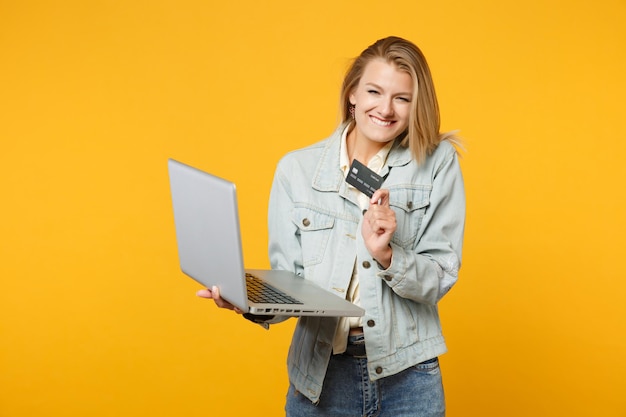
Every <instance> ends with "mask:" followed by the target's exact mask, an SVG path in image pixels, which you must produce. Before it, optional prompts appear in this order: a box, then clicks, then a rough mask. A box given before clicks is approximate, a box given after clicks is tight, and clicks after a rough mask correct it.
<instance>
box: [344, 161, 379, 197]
mask: <svg viewBox="0 0 626 417" xmlns="http://www.w3.org/2000/svg"><path fill="white" fill-rule="evenodd" d="M346 182H347V183H348V184H350V185H352V186H354V188H356V189H357V190H359V191H360V192H362V193H363V194H365V195H366V196H368V197H371V196H372V195H374V191H376V190H378V189H379V188H380V186H381V185H382V184H383V177H381V176H380V175H378V174H377V173H375V172H374V171H372V170H371V169H369V168H368V167H366V166H365V165H363V164H362V163H360V162H359V161H357V160H356V159H355V160H353V161H352V166H350V171H348V175H347V176H346Z"/></svg>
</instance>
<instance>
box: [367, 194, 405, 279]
mask: <svg viewBox="0 0 626 417" xmlns="http://www.w3.org/2000/svg"><path fill="white" fill-rule="evenodd" d="M396 227H397V223H396V213H394V211H393V210H392V209H391V207H389V190H386V189H382V188H381V189H379V190H376V192H375V193H374V195H372V198H371V199H370V206H369V209H368V210H367V211H366V212H365V215H364V217H363V227H362V228H361V233H362V234H363V239H364V241H365V246H366V247H367V250H368V251H369V253H370V255H372V257H373V258H374V259H376V261H377V262H378V263H379V264H380V265H381V266H382V267H384V268H388V267H389V265H391V255H392V250H391V246H389V242H391V237H392V236H393V234H394V233H395V231H396Z"/></svg>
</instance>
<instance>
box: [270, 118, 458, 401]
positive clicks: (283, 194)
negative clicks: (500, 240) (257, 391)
mask: <svg viewBox="0 0 626 417" xmlns="http://www.w3.org/2000/svg"><path fill="white" fill-rule="evenodd" d="M344 128H345V126H340V127H339V128H338V129H337V130H336V131H335V132H334V133H333V135H332V136H330V137H329V138H327V139H325V140H323V141H321V142H319V143H316V144H314V145H312V146H309V147H307V148H304V149H300V150H296V151H293V152H290V153H288V154H287V155H285V156H284V157H283V158H282V159H281V161H280V162H279V163H278V166H277V169H276V173H275V176H274V181H273V184H272V191H271V194H270V202H269V255H270V262H271V266H272V268H273V269H282V270H289V271H293V272H295V273H296V274H298V275H300V276H303V277H304V278H305V279H308V280H311V281H314V282H315V283H317V284H318V285H320V286H322V287H323V288H326V289H328V290H330V291H331V292H334V293H335V294H337V295H339V296H341V297H345V295H346V291H347V289H348V286H349V284H350V279H351V277H352V270H353V268H354V267H355V261H356V267H357V268H358V276H359V281H360V292H361V307H363V308H364V309H365V316H364V317H363V323H364V329H363V330H364V334H365V345H366V350H367V358H368V370H369V374H370V377H371V378H372V379H374V380H375V379H379V378H383V377H385V376H388V375H393V374H396V373H398V372H400V371H403V370H405V369H407V368H409V367H411V366H414V365H416V364H418V363H420V362H423V361H425V360H427V359H431V358H433V357H436V356H438V355H440V354H442V353H444V352H445V351H446V346H445V342H444V338H443V336H442V332H441V326H440V321H439V315H438V310H437V302H438V301H439V300H440V299H441V298H442V297H443V296H444V295H445V294H446V293H447V292H448V291H449V290H450V288H451V287H452V285H453V284H454V283H455V282H456V280H457V277H458V270H459V267H460V263H461V249H462V243H463V230H464V223H465V192H464V186H463V178H462V175H461V170H460V166H459V162H458V156H457V153H456V151H455V149H454V147H453V146H452V145H451V144H450V143H449V142H447V141H444V142H442V143H441V144H440V145H439V146H438V147H437V149H436V150H435V151H434V152H433V153H432V154H431V155H430V156H428V157H427V158H426V159H425V161H424V162H423V163H417V162H416V161H415V159H413V157H412V154H411V152H410V150H409V149H408V148H405V147H402V146H400V145H399V143H395V144H394V145H393V147H392V149H391V151H390V152H389V156H388V157H387V162H386V166H384V167H383V168H382V171H381V173H380V174H381V175H382V176H383V177H385V180H384V183H383V188H386V189H388V190H389V192H390V197H389V200H390V206H391V207H392V209H393V210H394V212H395V214H396V221H397V229H396V232H395V233H394V236H393V238H392V240H391V247H392V250H393V257H392V262H391V265H390V266H389V268H387V269H386V270H382V269H380V267H379V266H378V264H377V262H376V261H375V260H374V259H373V258H372V256H371V255H370V254H369V252H368V251H367V249H366V247H365V244H364V242H363V238H362V235H361V221H362V219H363V213H362V211H361V209H360V208H359V205H358V202H357V201H356V200H355V199H354V198H353V197H351V195H353V194H352V193H349V192H348V189H347V187H348V185H347V184H346V182H345V180H344V176H343V173H342V171H341V169H340V167H339V149H340V140H341V133H342V131H343V129H344ZM337 323H338V320H337V318H328V317H326V318H320V317H301V318H300V319H298V323H297V325H296V329H295V331H294V335H293V339H292V343H291V346H290V349H289V354H288V360H287V362H288V371H289V379H290V382H291V383H292V384H294V386H295V388H296V389H297V390H298V391H300V392H301V393H302V394H304V395H306V396H307V397H308V398H309V399H310V400H311V401H312V402H315V403H316V402H318V401H319V398H320V394H321V391H322V385H323V381H324V376H325V374H326V368H327V366H328V362H329V360H330V356H331V354H332V344H333V337H334V334H335V330H336V328H337Z"/></svg>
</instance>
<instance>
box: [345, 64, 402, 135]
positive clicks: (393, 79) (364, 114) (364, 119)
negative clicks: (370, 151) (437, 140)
mask: <svg viewBox="0 0 626 417" xmlns="http://www.w3.org/2000/svg"><path fill="white" fill-rule="evenodd" d="M412 95H413V80H412V79H411V76H410V75H409V73H407V72H404V71H400V70H398V69H397V68H396V66H395V65H393V64H389V63H387V62H385V61H384V60H382V59H375V60H372V61H370V62H369V63H368V64H367V65H366V66H365V70H364V71H363V76H362V77H361V80H360V81H359V84H358V85H357V86H356V88H355V89H354V91H353V92H352V94H350V97H349V99H350V103H351V104H353V105H354V106H355V107H354V120H355V121H356V128H355V130H356V135H357V141H360V140H367V141H372V142H378V143H381V144H383V143H387V142H389V141H391V140H393V139H395V138H396V137H398V135H400V134H401V133H402V132H403V131H404V130H405V129H406V128H407V126H408V125H409V114H410V112H411V100H412Z"/></svg>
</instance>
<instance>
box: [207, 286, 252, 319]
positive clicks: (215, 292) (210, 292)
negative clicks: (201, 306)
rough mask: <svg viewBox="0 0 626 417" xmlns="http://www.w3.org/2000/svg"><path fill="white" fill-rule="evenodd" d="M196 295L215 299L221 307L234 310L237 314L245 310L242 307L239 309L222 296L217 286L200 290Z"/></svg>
mask: <svg viewBox="0 0 626 417" xmlns="http://www.w3.org/2000/svg"><path fill="white" fill-rule="evenodd" d="M196 295H197V296H198V297H201V298H211V299H213V301H215V305H217V306H218V307H219V308H225V309H228V310H233V311H234V312H236V313H237V314H242V313H243V311H241V310H240V309H238V308H237V307H235V306H234V305H232V304H231V303H229V302H228V301H226V300H224V299H223V298H222V297H220V290H219V288H217V287H213V288H211V289H208V288H207V289H206V290H200V291H198V292H197V293H196Z"/></svg>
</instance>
